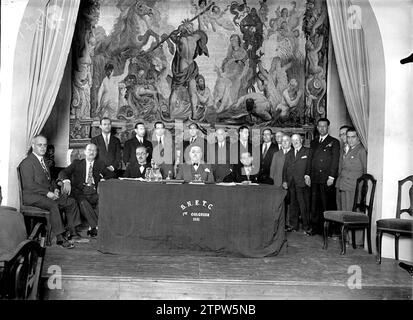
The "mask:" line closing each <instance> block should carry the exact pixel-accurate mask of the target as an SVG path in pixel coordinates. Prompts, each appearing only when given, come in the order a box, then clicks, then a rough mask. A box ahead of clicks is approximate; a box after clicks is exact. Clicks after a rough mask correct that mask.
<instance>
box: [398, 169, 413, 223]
mask: <svg viewBox="0 0 413 320" xmlns="http://www.w3.org/2000/svg"><path fill="white" fill-rule="evenodd" d="M409 181H410V182H411V183H412V185H411V186H410V188H409V203H410V207H409V208H406V209H402V208H401V206H402V187H403V185H404V184H405V183H406V182H409ZM404 212H407V213H408V214H409V215H411V216H413V175H411V176H408V177H407V178H405V179H403V180H399V189H398V192H397V209H396V218H397V219H400V215H401V214H402V213H404Z"/></svg>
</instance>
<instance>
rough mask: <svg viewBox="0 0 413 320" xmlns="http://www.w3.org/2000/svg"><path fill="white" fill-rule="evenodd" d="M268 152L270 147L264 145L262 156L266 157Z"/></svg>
mask: <svg viewBox="0 0 413 320" xmlns="http://www.w3.org/2000/svg"><path fill="white" fill-rule="evenodd" d="M267 151H268V145H267V144H264V151H263V152H262V155H263V156H264V157H265V155H266V154H267Z"/></svg>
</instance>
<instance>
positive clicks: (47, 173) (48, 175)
mask: <svg viewBox="0 0 413 320" xmlns="http://www.w3.org/2000/svg"><path fill="white" fill-rule="evenodd" d="M40 164H41V165H42V168H43V171H44V173H45V174H46V176H47V180H50V174H49V170H47V167H46V164H45V163H44V160H43V158H41V159H40Z"/></svg>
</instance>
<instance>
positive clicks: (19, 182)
mask: <svg viewBox="0 0 413 320" xmlns="http://www.w3.org/2000/svg"><path fill="white" fill-rule="evenodd" d="M17 184H18V186H19V201H20V208H21V206H22V205H23V194H22V193H23V187H22V178H21V175H20V165H18V166H17Z"/></svg>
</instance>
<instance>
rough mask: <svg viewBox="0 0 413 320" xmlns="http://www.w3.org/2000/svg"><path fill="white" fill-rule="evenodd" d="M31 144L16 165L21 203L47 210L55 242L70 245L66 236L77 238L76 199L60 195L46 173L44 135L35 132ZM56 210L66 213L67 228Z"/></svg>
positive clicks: (71, 244)
mask: <svg viewBox="0 0 413 320" xmlns="http://www.w3.org/2000/svg"><path fill="white" fill-rule="evenodd" d="M31 146H32V152H31V153H29V154H28V156H27V157H26V158H25V159H24V160H23V161H22V162H21V163H20V165H19V169H20V170H19V171H20V177H21V183H22V193H23V204H25V205H29V206H34V207H38V208H41V209H45V210H49V212H50V220H51V224H52V231H53V233H54V234H55V235H56V244H57V245H60V246H62V247H63V248H67V249H70V248H73V247H74V245H73V243H71V242H70V241H69V240H70V239H72V238H73V239H74V240H76V239H80V236H79V235H78V233H77V231H76V227H77V226H78V225H80V223H81V221H80V216H79V208H78V206H77V203H76V200H75V199H73V198H71V197H68V196H67V195H65V194H62V195H61V194H60V192H59V189H58V186H57V184H56V183H55V181H52V179H51V177H50V170H49V168H48V166H47V164H46V163H45V161H44V155H45V154H46V148H47V139H46V137H44V136H42V135H38V136H35V137H34V138H33V139H32V145H31ZM60 210H64V211H65V213H66V219H67V229H68V230H67V231H68V232H66V230H65V226H64V224H63V220H62V217H61V215H60Z"/></svg>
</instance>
